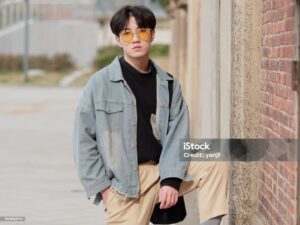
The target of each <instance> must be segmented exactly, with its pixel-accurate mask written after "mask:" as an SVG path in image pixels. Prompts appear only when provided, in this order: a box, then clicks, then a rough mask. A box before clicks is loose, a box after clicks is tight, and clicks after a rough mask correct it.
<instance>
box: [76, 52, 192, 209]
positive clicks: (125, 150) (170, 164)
mask: <svg viewBox="0 0 300 225" xmlns="http://www.w3.org/2000/svg"><path fill="white" fill-rule="evenodd" d="M153 64H154V66H155V67H156V69H157V82H156V83H157V106H156V122H155V124H156V132H157V135H158V138H159V139H160V142H161V144H162V152H161V156H160V159H159V172H160V180H163V179H165V178H169V177H177V178H180V179H182V180H186V181H190V180H191V177H190V176H189V175H187V173H186V172H187V169H188V166H189V162H188V161H181V160H179V157H180V151H183V150H182V144H181V143H180V139H188V138H189V116H188V107H187V105H186V103H185V101H184V99H183V97H182V93H181V90H180V85H179V83H178V82H177V81H176V80H175V79H174V78H172V77H170V76H168V75H167V74H166V72H164V71H163V70H162V69H161V68H160V67H159V66H158V65H156V64H155V63H153ZM169 80H173V98H172V105H171V108H170V114H169V91H168V81H169ZM169 115H170V116H169ZM169 117H170V118H169ZM167 129H168V134H167ZM136 136H137V113H136V100H135V97H134V95H133V93H132V91H131V90H130V88H129V86H128V84H127V83H126V81H125V80H124V78H123V75H122V71H121V66H120V63H119V57H116V58H115V59H114V61H113V62H112V63H111V64H110V65H108V66H107V67H105V68H103V69H101V70H100V71H98V72H96V73H95V74H94V75H93V76H92V77H91V79H90V80H89V82H88V83H87V85H86V87H85V88H84V91H83V94H82V96H81V99H80V102H79V105H78V106H77V110H76V118H75V125H74V138H73V141H74V161H75V166H76V169H77V173H78V176H79V178H80V181H81V183H82V185H83V187H84V189H85V192H86V195H87V198H89V199H90V197H91V196H93V195H96V198H95V200H94V204H99V202H100V201H101V199H102V197H101V195H100V194H98V193H100V192H101V191H102V190H104V189H106V188H107V187H109V186H112V187H113V188H114V189H115V190H116V191H117V192H118V193H120V194H121V195H123V196H124V197H125V198H126V197H132V198H137V197H138V196H139V176H138V161H137V143H136Z"/></svg>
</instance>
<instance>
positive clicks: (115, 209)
mask: <svg viewBox="0 0 300 225" xmlns="http://www.w3.org/2000/svg"><path fill="white" fill-rule="evenodd" d="M228 169H229V168H228V162H206V161H193V162H191V163H190V166H189V169H188V174H189V175H191V176H192V178H193V181H190V182H185V181H183V182H182V183H181V186H180V190H179V195H185V194H187V193H189V192H191V191H193V190H195V189H196V192H197V197H198V207H199V214H200V221H199V222H200V223H203V222H205V221H207V220H209V219H211V218H214V217H216V216H220V215H224V214H228V211H229V210H228V203H227V191H228V175H229V172H228ZM139 176H140V189H141V190H140V197H139V198H138V199H135V198H127V197H126V198H125V197H124V196H123V195H121V194H119V193H118V192H116V191H115V190H114V189H113V188H110V191H109V194H108V199H107V202H106V204H104V209H105V212H106V223H107V224H108V225H149V220H150V218H151V215H152V211H153V209H154V206H155V204H156V203H158V199H159V189H160V183H159V168H158V165H150V164H142V165H139ZM185 204H186V205H187V204H188V202H185Z"/></svg>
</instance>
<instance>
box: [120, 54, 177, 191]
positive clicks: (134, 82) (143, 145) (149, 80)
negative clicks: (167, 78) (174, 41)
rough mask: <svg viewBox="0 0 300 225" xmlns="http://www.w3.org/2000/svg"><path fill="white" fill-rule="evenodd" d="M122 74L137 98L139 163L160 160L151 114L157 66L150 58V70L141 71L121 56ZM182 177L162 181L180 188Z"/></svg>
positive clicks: (153, 107)
mask: <svg viewBox="0 0 300 225" xmlns="http://www.w3.org/2000/svg"><path fill="white" fill-rule="evenodd" d="M120 64H121V69H122V74H123V76H124V79H125V81H126V82H127V84H128V85H129V87H130V89H131V91H132V92H133V94H134V96H135V99H136V106H137V155H138V163H139V164H141V163H144V162H148V161H151V160H152V161H155V162H156V163H158V162H159V157H160V154H161V150H162V146H161V144H160V143H159V141H158V140H157V139H156V138H155V136H154V134H153V130H152V126H151V121H150V119H151V116H152V117H153V116H155V114H156V72H157V71H156V68H155V66H154V65H153V64H152V63H151V61H150V60H149V64H150V65H149V68H150V70H149V72H147V73H141V72H139V71H138V70H137V69H135V68H134V67H133V66H131V65H130V64H129V63H127V62H126V61H125V59H124V57H121V58H120ZM180 183H181V179H178V178H168V179H164V180H163V181H162V182H161V185H162V186H165V185H168V186H172V187H174V188H175V189H177V190H179V186H180Z"/></svg>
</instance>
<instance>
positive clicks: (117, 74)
mask: <svg viewBox="0 0 300 225" xmlns="http://www.w3.org/2000/svg"><path fill="white" fill-rule="evenodd" d="M120 58H121V56H117V57H116V58H115V59H114V60H113V61H112V63H111V64H110V65H109V66H108V73H109V77H110V80H111V81H124V77H123V74H122V69H121V65H120V61H119V59H120ZM151 62H152V63H153V65H154V66H155V68H156V70H157V77H158V78H159V79H160V81H161V83H162V84H168V81H169V80H174V78H173V77H171V76H169V75H168V74H167V73H166V72H165V71H164V70H163V69H161V68H160V66H158V65H157V64H156V63H154V62H153V61H152V60H151Z"/></svg>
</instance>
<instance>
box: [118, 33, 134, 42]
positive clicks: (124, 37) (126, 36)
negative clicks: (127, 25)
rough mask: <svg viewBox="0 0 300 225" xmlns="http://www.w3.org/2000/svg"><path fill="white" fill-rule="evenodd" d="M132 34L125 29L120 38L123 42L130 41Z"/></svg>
mask: <svg viewBox="0 0 300 225" xmlns="http://www.w3.org/2000/svg"><path fill="white" fill-rule="evenodd" d="M133 35H134V34H133V33H132V31H126V32H123V33H122V34H121V38H122V40H123V41H124V42H131V41H132V40H133Z"/></svg>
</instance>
